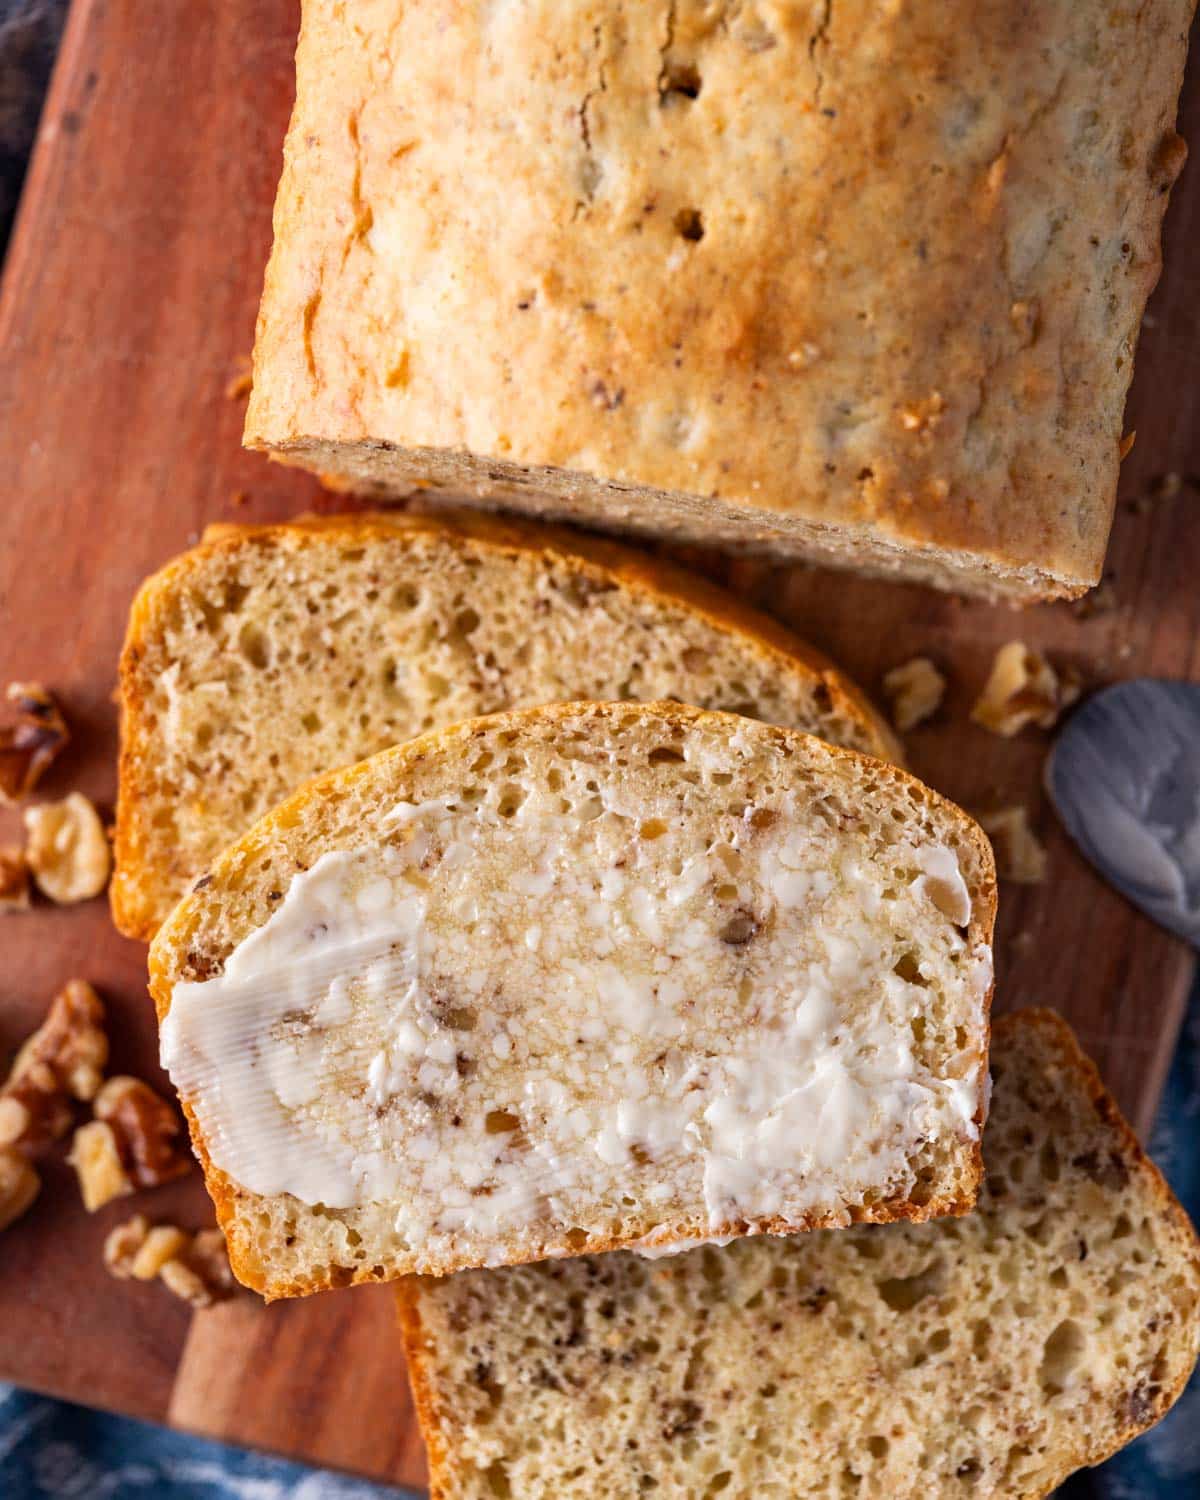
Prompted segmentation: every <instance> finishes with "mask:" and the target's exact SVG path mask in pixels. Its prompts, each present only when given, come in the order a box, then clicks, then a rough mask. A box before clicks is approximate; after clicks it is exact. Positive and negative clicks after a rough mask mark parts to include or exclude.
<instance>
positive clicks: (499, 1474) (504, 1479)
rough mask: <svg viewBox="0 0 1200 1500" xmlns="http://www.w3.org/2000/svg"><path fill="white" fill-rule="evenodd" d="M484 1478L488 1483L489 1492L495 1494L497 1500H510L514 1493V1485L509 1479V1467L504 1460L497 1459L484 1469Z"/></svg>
mask: <svg viewBox="0 0 1200 1500" xmlns="http://www.w3.org/2000/svg"><path fill="white" fill-rule="evenodd" d="M483 1478H484V1480H485V1482H486V1483H487V1487H488V1493H489V1494H491V1495H495V1496H496V1497H497V1500H509V1496H511V1494H512V1485H511V1484H510V1483H509V1481H508V1469H507V1468H506V1467H505V1465H504V1463H503V1462H502V1460H500V1459H497V1460H496V1461H495V1463H493V1464H490V1465H489V1466H488V1467H487V1468H486V1469H485V1470H484V1471H483Z"/></svg>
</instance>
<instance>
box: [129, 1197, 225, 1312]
mask: <svg viewBox="0 0 1200 1500" xmlns="http://www.w3.org/2000/svg"><path fill="white" fill-rule="evenodd" d="M104 1264H105V1265H106V1266H107V1267H108V1270H109V1272H110V1273H111V1274H112V1275H113V1276H118V1277H120V1278H122V1279H123V1280H128V1279H131V1278H132V1279H134V1280H137V1281H153V1280H155V1279H156V1278H157V1279H158V1280H159V1281H161V1282H162V1283H163V1285H164V1286H165V1287H166V1288H167V1290H168V1291H170V1292H172V1293H174V1295H175V1296H176V1297H180V1298H182V1299H183V1301H185V1302H188V1303H190V1304H191V1306H192V1307H211V1306H212V1304H213V1303H214V1302H217V1301H219V1300H220V1299H221V1298H222V1297H225V1296H228V1295H229V1293H230V1292H232V1291H233V1289H234V1286H235V1285H236V1283H235V1282H234V1279H233V1272H232V1271H231V1270H230V1269H229V1254H228V1251H227V1250H226V1248H225V1236H224V1235H223V1234H222V1233H221V1231H220V1230H219V1229H202V1230H201V1231H200V1232H199V1234H194V1235H192V1234H188V1233H187V1232H186V1231H185V1230H183V1229H179V1228H177V1227H176V1226H175V1225H173V1224H159V1225H156V1226H155V1227H154V1228H151V1226H150V1222H149V1220H148V1219H147V1218H146V1217H145V1215H143V1214H135V1215H134V1216H133V1218H132V1219H128V1220H126V1222H125V1223H124V1224H119V1225H118V1226H117V1228H116V1229H114V1230H113V1231H112V1233H111V1234H110V1235H109V1236H108V1238H107V1239H106V1240H105V1242H104Z"/></svg>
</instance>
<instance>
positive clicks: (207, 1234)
mask: <svg viewBox="0 0 1200 1500" xmlns="http://www.w3.org/2000/svg"><path fill="white" fill-rule="evenodd" d="M188 1261H189V1263H190V1264H191V1265H192V1266H193V1267H194V1268H195V1269H196V1271H197V1273H198V1274H199V1275H200V1276H202V1277H203V1279H204V1281H205V1282H206V1283H207V1284H208V1285H209V1286H210V1287H215V1288H216V1289H217V1290H218V1291H221V1292H232V1291H233V1290H234V1289H235V1287H236V1286H237V1282H236V1281H235V1280H234V1276H233V1270H232V1268H231V1266H230V1264H229V1247H228V1246H227V1245H226V1243H225V1236H224V1234H222V1232H221V1231H220V1230H219V1229H202V1230H200V1232H199V1234H197V1235H196V1236H195V1238H194V1239H193V1240H192V1246H191V1249H190V1251H189V1252H188Z"/></svg>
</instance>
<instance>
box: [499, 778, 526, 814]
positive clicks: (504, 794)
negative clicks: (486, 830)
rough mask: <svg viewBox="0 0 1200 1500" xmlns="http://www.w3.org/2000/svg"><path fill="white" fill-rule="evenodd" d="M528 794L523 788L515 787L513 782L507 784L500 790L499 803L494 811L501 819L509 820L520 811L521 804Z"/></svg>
mask: <svg viewBox="0 0 1200 1500" xmlns="http://www.w3.org/2000/svg"><path fill="white" fill-rule="evenodd" d="M528 795H529V793H528V792H527V791H526V790H525V788H524V787H523V786H517V784H516V783H515V782H511V781H510V782H509V783H508V784H507V785H506V786H504V787H502V788H501V790H500V802H499V805H498V806H497V809H496V811H497V812H498V813H499V814H500V816H501V817H502V818H511V817H513V816H515V814H516V813H517V812H518V811H519V810H520V807H521V804H522V803H523V802H524V801H525V798H526V797H527V796H528Z"/></svg>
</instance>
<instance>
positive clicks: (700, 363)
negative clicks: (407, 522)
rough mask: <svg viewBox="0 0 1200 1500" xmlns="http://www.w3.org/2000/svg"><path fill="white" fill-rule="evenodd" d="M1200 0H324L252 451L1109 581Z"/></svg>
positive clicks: (301, 94)
mask: <svg viewBox="0 0 1200 1500" xmlns="http://www.w3.org/2000/svg"><path fill="white" fill-rule="evenodd" d="M1192 10H1193V3H1192V0H1155V3H1153V4H1148V5H1136V6H1135V5H1131V4H1121V5H1112V4H1108V3H1103V4H1102V3H1099V0H1044V3H1042V4H1040V5H1038V6H1036V7H1032V8H1024V9H1022V8H1019V7H1018V8H1014V6H1013V5H1012V4H1011V3H1009V0H920V3H917V4H907V5H880V4H878V3H876V0H839V3H838V4H837V5H833V6H828V7H824V6H822V5H820V4H817V3H813V4H809V5H789V6H780V5H775V6H769V7H766V6H761V5H756V6H744V5H737V6H734V5H729V4H707V5H698V4H692V5H686V6H685V5H677V4H674V3H671V0H636V3H630V0H605V3H603V4H595V3H588V4H584V3H582V0H519V3H510V4H506V5H503V6H498V7H497V6H448V5H445V4H431V5H399V4H397V3H396V0H374V3H369V4H359V5H356V6H353V7H347V6H344V5H341V4H334V3H333V0H305V4H304V11H303V24H302V27H301V32H300V41H299V49H298V53H297V93H296V106H295V111H294V114H293V117H292V122H291V128H290V130H289V133H288V137H287V143H286V147H285V159H284V169H283V176H282V179H281V182H280V185H279V192H278V197H277V199H276V205H275V242H274V248H273V251H272V254H271V260H270V264H269V266H268V269H267V275H266V286H265V291H264V296H263V302H262V307H261V312H260V316H259V324H258V337H257V343H256V347H255V358H254V366H255V368H254V390H253V394H252V397H251V400H250V404H249V410H248V414H247V423H246V438H247V442H248V443H249V444H250V445H251V446H255V447H259V448H267V449H271V450H274V451H276V452H280V453H283V454H291V455H293V456H295V457H298V458H300V459H302V460H304V461H307V462H308V463H309V464H310V465H315V466H316V467H318V468H320V467H325V468H327V469H330V470H333V471H335V472H337V473H339V474H341V476H342V477H343V478H344V479H347V480H354V481H365V482H367V483H372V482H375V483H379V484H381V485H382V486H383V487H387V486H388V484H389V483H392V482H396V481H397V480H401V481H402V480H403V478H404V477H405V474H404V472H403V471H397V470H396V468H395V463H394V461H395V460H396V458H397V457H398V454H397V452H396V451H395V450H401V454H400V455H399V456H403V450H407V451H408V452H409V453H410V454H411V455H413V456H414V459H415V461H414V462H412V463H410V464H409V466H408V469H407V477H408V479H409V481H410V482H411V479H412V478H413V477H414V475H416V474H420V473H421V472H422V470H425V471H427V472H428V473H431V474H433V475H434V476H436V477H440V478H442V479H444V481H445V482H446V483H454V482H456V481H457V482H459V483H461V484H466V485H467V486H469V487H470V488H471V489H473V490H490V491H491V492H492V493H494V494H503V495H504V497H505V499H506V500H507V501H512V502H514V503H517V504H521V503H527V504H533V503H536V502H535V500H534V498H533V494H532V491H536V490H539V489H541V490H543V491H546V490H548V491H549V492H550V493H551V494H552V495H553V497H554V499H555V502H556V504H555V509H557V510H558V511H559V512H560V513H570V512H573V513H575V514H581V515H583V514H586V515H589V516H590V517H591V518H592V519H608V520H610V521H612V522H619V523H622V524H628V525H634V526H643V527H650V528H655V527H656V526H660V525H667V524H670V525H671V526H672V528H673V529H677V530H678V529H684V530H690V531H691V532H692V534H703V533H705V532H707V533H708V534H710V535H711V536H713V537H723V538H726V539H735V538H737V537H739V536H741V537H744V538H747V539H751V540H755V539H771V538H772V537H774V538H775V539H776V540H780V539H785V540H786V539H787V538H788V537H789V536H792V535H795V536H797V537H799V538H800V539H801V540H803V541H804V542H806V543H807V545H808V547H809V548H810V549H815V550H822V549H824V550H826V551H828V552H830V553H831V554H832V555H834V556H835V557H838V556H840V557H841V558H842V560H844V561H854V560H855V558H856V557H857V558H859V559H860V560H862V561H864V562H865V561H867V560H868V559H870V560H871V561H872V562H873V563H874V564H875V566H877V567H879V566H888V565H890V566H893V567H895V568H897V569H898V570H900V571H905V570H907V571H914V570H915V571H918V572H920V571H922V569H924V571H925V572H926V573H928V574H929V575H930V576H934V577H935V578H936V580H937V581H939V582H943V583H945V582H951V583H953V582H955V581H957V582H959V583H960V584H962V585H966V586H975V587H980V586H984V585H987V584H989V583H990V584H991V585H993V586H996V587H999V586H1001V585H1002V584H1007V586H1008V587H1009V588H1010V589H1012V590H1013V591H1016V592H1019V591H1021V590H1024V591H1026V592H1028V593H1034V594H1036V593H1038V592H1041V593H1056V592H1072V591H1075V592H1077V591H1079V590H1080V589H1082V588H1084V587H1086V586H1089V585H1091V584H1093V583H1095V582H1096V580H1097V579H1098V578H1099V576H1100V567H1101V560H1102V557H1103V554H1104V548H1105V541H1106V538H1107V534H1108V528H1109V521H1110V517H1111V512H1112V505H1113V500H1114V496H1115V489H1116V477H1117V464H1118V444H1119V441H1120V438H1121V416H1122V407H1123V403H1124V399H1125V393H1126V389H1127V387H1128V384H1129V379H1130V374H1131V370H1132V358H1133V348H1134V343H1135V341H1136V337H1137V332H1138V326H1139V320H1140V317H1141V313H1142V309H1143V306H1144V304H1145V300H1146V297H1147V295H1148V293H1149V290H1150V288H1151V286H1152V285H1153V283H1154V281H1155V279H1156V277H1157V275H1158V270H1159V263H1160V252H1159V229H1160V223H1161V219H1162V214H1163V209H1164V205H1165V203H1166V189H1167V188H1168V186H1169V185H1170V183H1171V182H1172V181H1173V179H1174V177H1175V174H1176V172H1177V171H1178V168H1179V166H1180V164H1181V161H1182V158H1183V155H1184V151H1183V147H1182V143H1181V142H1180V141H1179V139H1178V138H1177V137H1176V135H1175V133H1174V128H1173V126H1174V117H1175V109H1176V101H1177V97H1178V93H1179V87H1180V81H1181V77H1182V71H1183V62H1184V56H1185V52H1186V46H1187V32H1188V25H1189V21H1190V18H1191V15H1192ZM467 453H469V454H472V455H475V456H476V457H475V460H474V461H471V462H468V461H465V459H464V455H465V454H467ZM547 470H557V471H563V477H559V478H556V477H555V475H554V474H553V473H547ZM596 481H599V482H600V486H599V487H598V486H597V483H596ZM680 496H687V497H691V500H690V504H688V505H681V504H680V503H678V497H680ZM935 564H940V565H941V568H942V572H941V573H940V574H938V573H937V572H936V571H931V570H934V569H935Z"/></svg>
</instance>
